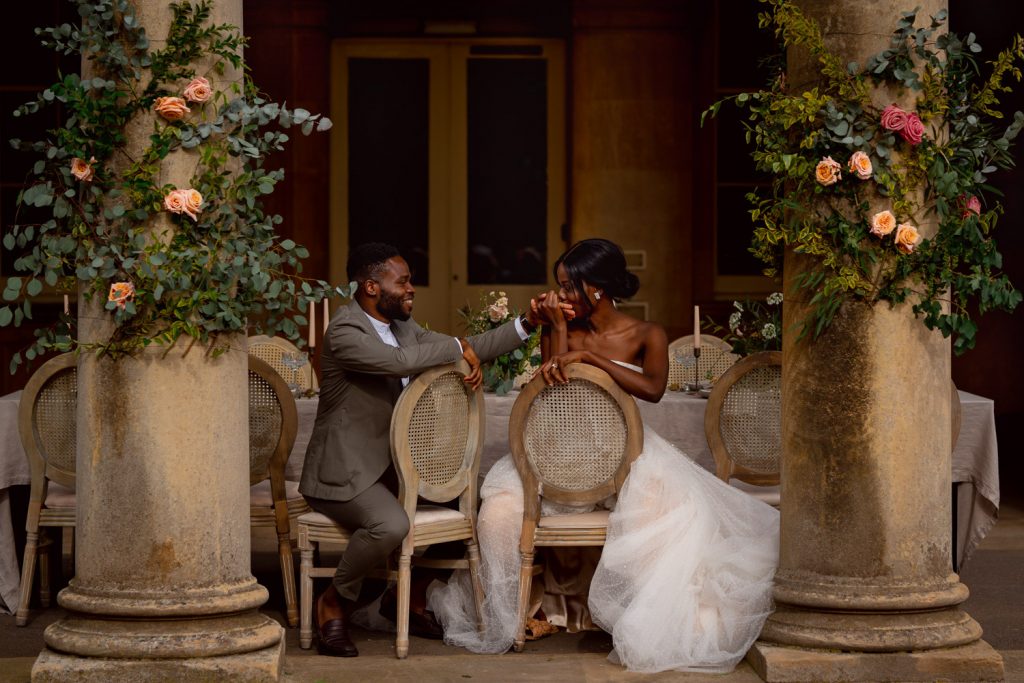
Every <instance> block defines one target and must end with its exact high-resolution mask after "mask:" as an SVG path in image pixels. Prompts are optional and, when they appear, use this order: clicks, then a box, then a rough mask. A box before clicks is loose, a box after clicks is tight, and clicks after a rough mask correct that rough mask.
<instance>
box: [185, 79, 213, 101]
mask: <svg viewBox="0 0 1024 683" xmlns="http://www.w3.org/2000/svg"><path fill="white" fill-rule="evenodd" d="M182 94H183V95H185V99H186V100H188V101H189V102H199V103H202V102H206V101H207V100H208V99H210V98H211V97H213V88H211V87H210V81H208V80H206V79H205V78H203V77H202V76H196V77H195V78H193V79H192V81H191V82H190V83H189V84H188V85H186V86H185V92H184V93H182Z"/></svg>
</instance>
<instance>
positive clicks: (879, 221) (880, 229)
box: [871, 211, 896, 237]
mask: <svg viewBox="0 0 1024 683" xmlns="http://www.w3.org/2000/svg"><path fill="white" fill-rule="evenodd" d="M895 228H896V216H894V215H892V211H879V212H878V213H876V214H875V215H874V216H872V217H871V234H872V235H874V236H875V237H885V236H886V235H888V234H889V233H890V232H892V231H893V230H894V229H895Z"/></svg>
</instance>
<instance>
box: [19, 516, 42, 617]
mask: <svg viewBox="0 0 1024 683" xmlns="http://www.w3.org/2000/svg"><path fill="white" fill-rule="evenodd" d="M38 545H39V532H38V531H29V532H28V534H26V536H25V560H24V561H23V562H22V563H21V597H20V600H19V601H18V611H17V612H16V614H15V618H14V623H15V624H17V625H18V626H24V625H25V624H27V623H28V603H29V600H31V598H32V580H33V579H34V578H35V572H36V555H37V553H38V551H39V548H38Z"/></svg>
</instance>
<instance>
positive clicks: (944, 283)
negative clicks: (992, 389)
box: [702, 0, 1024, 354]
mask: <svg viewBox="0 0 1024 683" xmlns="http://www.w3.org/2000/svg"><path fill="white" fill-rule="evenodd" d="M762 1H763V2H766V3H767V4H768V5H770V10H769V11H767V12H765V13H762V14H761V15H760V24H761V27H762V28H768V29H773V30H774V32H775V34H776V37H777V38H779V39H780V41H781V42H782V44H783V45H784V46H785V47H789V46H800V47H802V48H803V49H805V50H807V51H808V52H809V53H810V54H811V55H812V56H813V57H814V58H815V59H817V61H818V63H819V65H820V78H819V80H818V81H817V82H816V83H815V84H814V86H813V87H810V88H809V89H807V90H803V91H801V92H792V91H790V90H789V89H788V87H787V83H786V78H785V74H784V73H780V74H778V76H777V77H776V78H774V80H773V82H772V83H771V85H770V87H768V88H766V89H763V90H761V91H758V92H754V93H742V94H739V95H737V96H734V97H731V98H727V99H729V100H733V101H734V102H735V103H736V104H737V105H738V106H739V107H741V108H745V109H746V110H747V111H748V112H749V118H748V122H746V123H745V124H744V125H745V128H746V138H747V142H748V143H750V144H752V145H753V147H754V151H753V158H754V160H755V163H756V165H757V168H758V170H760V171H763V172H767V173H769V174H771V176H772V186H771V190H770V192H767V193H764V194H758V193H756V192H755V193H751V194H749V195H748V199H749V200H750V201H751V202H752V204H753V209H752V210H751V212H750V213H751V216H752V218H753V221H754V238H753V244H752V247H751V251H752V252H753V253H754V254H756V255H757V256H759V257H760V258H761V259H762V260H764V261H765V262H766V263H767V264H768V267H767V269H766V271H765V272H766V274H768V275H770V276H775V275H777V274H778V273H779V272H780V270H781V259H782V254H783V252H784V250H785V249H786V248H791V249H792V250H793V251H794V252H796V253H798V254H802V255H804V256H805V257H806V258H804V259H803V262H804V263H806V264H809V267H806V268H805V269H804V271H803V272H801V273H799V274H798V275H797V277H796V284H797V285H798V286H799V287H800V288H802V289H804V290H807V292H808V294H809V296H808V297H807V300H808V301H809V302H810V313H809V314H808V315H807V317H806V318H805V319H804V320H803V321H801V323H800V324H801V329H800V330H799V333H800V334H801V335H804V334H807V333H811V334H812V336H814V337H817V336H818V335H820V334H821V332H822V331H823V330H824V329H825V328H826V327H827V326H828V324H829V323H830V322H831V320H832V319H833V317H834V316H835V314H836V312H837V311H838V310H839V308H840V306H841V305H842V304H843V302H844V301H848V300H858V301H864V302H868V303H870V304H874V303H876V302H879V301H886V302H890V303H891V304H898V303H902V302H910V303H911V304H912V307H913V311H914V313H915V315H918V316H919V317H921V318H922V320H923V322H924V324H925V325H927V326H928V327H929V328H931V329H938V330H940V331H941V333H942V334H943V335H944V336H947V337H948V336H950V335H954V342H953V349H954V351H955V352H956V353H957V354H960V353H963V352H964V351H966V350H968V349H970V348H972V347H973V346H974V343H975V335H976V332H977V325H976V323H975V322H974V321H973V320H972V319H971V314H970V310H971V306H972V305H976V306H977V310H978V312H979V313H984V312H986V311H988V310H991V309H1002V310H1005V311H1011V310H1013V309H1014V307H1016V305H1017V304H1018V303H1020V301H1021V294H1020V292H1018V291H1017V290H1016V289H1015V288H1014V287H1013V285H1012V284H1011V283H1010V281H1009V279H1008V278H1007V277H1006V275H1005V274H1003V273H1002V272H1001V268H1002V256H1001V255H1000V253H999V251H998V249H997V247H996V243H995V241H994V239H993V237H992V233H993V231H994V229H995V227H996V222H997V219H998V217H999V215H1000V214H1001V213H1002V206H1001V205H1000V204H999V202H998V200H997V197H998V196H999V195H1000V193H999V191H998V190H997V189H996V188H995V187H993V186H992V185H990V184H989V182H988V180H989V176H990V175H991V174H993V173H995V172H996V171H999V170H1004V169H1009V168H1011V167H1012V166H1013V157H1012V156H1011V154H1010V149H1011V145H1012V143H1013V141H1014V139H1015V138H1016V137H1017V135H1018V133H1020V130H1021V127H1022V126H1024V114H1021V112H1016V113H1015V114H1014V115H1013V119H1012V121H1010V122H1008V123H1007V122H1004V121H1003V114H1002V113H1001V112H1000V111H999V110H998V105H999V99H998V97H999V94H1000V93H1003V92H1008V91H1009V87H1008V86H1007V85H1006V82H1007V80H1008V79H1009V78H1014V79H1016V80H1018V81H1019V80H1020V78H1021V71H1020V69H1019V67H1018V66H1017V65H1018V64H1019V63H1020V61H1021V60H1022V59H1024V41H1022V39H1021V37H1020V36H1017V37H1016V38H1015V40H1014V41H1013V44H1012V45H1011V46H1010V47H1009V48H1008V49H1006V50H1005V51H1003V52H1002V53H1000V54H999V56H998V57H997V58H996V59H995V61H993V62H990V63H989V64H987V65H986V66H985V68H982V65H980V64H979V63H978V60H977V57H976V55H977V54H978V53H980V52H981V46H980V45H979V44H978V42H977V40H976V39H975V36H974V34H968V35H967V36H965V37H960V36H957V35H955V34H953V33H950V32H947V31H946V30H945V27H944V24H945V22H946V11H945V10H943V11H941V12H939V13H937V14H936V15H935V16H934V17H930V21H928V22H926V23H925V25H923V26H920V27H918V26H917V23H918V17H917V11H916V10H915V11H911V12H905V13H903V14H902V15H901V18H900V20H899V22H898V23H897V25H896V29H895V31H894V32H893V34H892V39H891V42H890V46H889V47H888V48H886V49H885V50H883V51H882V52H880V53H878V54H876V55H874V56H872V57H871V58H870V59H868V60H867V63H866V64H864V65H863V66H862V65H860V64H857V63H856V62H851V63H849V64H843V63H842V61H841V60H840V59H839V58H838V57H837V56H836V55H834V54H832V53H830V52H829V51H828V49H826V47H825V44H824V40H823V38H822V33H821V29H820V28H819V26H818V25H817V24H816V23H815V22H814V21H813V20H811V19H810V18H808V17H806V16H805V15H803V14H802V13H801V12H800V10H799V8H798V7H797V6H796V4H795V3H794V2H792V0H762ZM983 72H987V73H988V76H987V77H985V78H982V76H981V74H982V73H983ZM879 87H884V88H887V89H889V90H890V91H891V92H894V93H896V94H897V96H899V95H900V94H907V93H908V92H911V91H912V92H913V93H914V94H915V98H914V99H915V101H916V104H915V107H916V109H915V110H913V111H907V110H904V109H902V108H900V107H899V106H897V105H896V104H895V103H893V104H887V105H885V106H882V107H879V106H876V105H875V103H873V101H872V98H871V93H872V88H879ZM724 101H725V100H723V101H719V102H716V103H715V104H714V105H712V106H711V107H710V108H709V109H708V110H707V111H705V112H704V116H707V115H708V114H710V115H715V114H717V112H718V111H719V108H720V106H721V105H722V103H723V102H724ZM703 120H704V117H703V116H702V122H703ZM926 223H931V224H934V223H937V226H938V227H937V231H935V233H934V234H932V235H929V236H924V235H925V234H926V233H927V232H929V231H927V230H925V229H923V228H922V226H923V225H924V224H926Z"/></svg>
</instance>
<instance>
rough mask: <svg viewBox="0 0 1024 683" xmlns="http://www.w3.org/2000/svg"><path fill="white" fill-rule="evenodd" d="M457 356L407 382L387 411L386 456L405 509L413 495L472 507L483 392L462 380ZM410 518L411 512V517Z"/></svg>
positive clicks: (410, 508) (411, 508)
mask: <svg viewBox="0 0 1024 683" xmlns="http://www.w3.org/2000/svg"><path fill="white" fill-rule="evenodd" d="M468 373H469V365H468V364H467V363H466V362H465V361H462V360H460V361H459V362H458V363H450V364H448V365H441V366H438V367H436V368H431V369H430V370H427V371H426V372H424V373H422V374H420V375H419V376H418V377H416V378H415V379H413V380H412V381H411V382H409V385H408V386H407V387H406V388H405V389H404V390H403V391H402V394H401V396H399V397H398V401H397V402H396V403H395V408H394V411H393V412H392V416H391V458H392V461H393V462H394V464H395V470H396V471H397V473H398V480H399V502H401V503H402V506H403V507H404V508H405V509H406V512H409V513H410V514H412V513H414V512H415V509H416V498H417V496H418V497H421V498H425V499H427V500H430V501H433V502H435V503H446V502H448V501H452V500H455V499H456V498H459V509H460V510H462V512H463V513H466V514H473V513H474V512H475V510H476V482H477V476H478V474H479V472H480V454H481V452H482V451H483V443H484V420H485V417H486V413H485V412H484V399H483V393H482V392H481V391H480V390H479V389H477V390H476V391H473V390H470V389H469V387H468V386H467V385H466V383H465V382H464V381H463V379H464V378H465V377H466V375H467V374H468ZM410 519H412V517H410Z"/></svg>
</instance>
